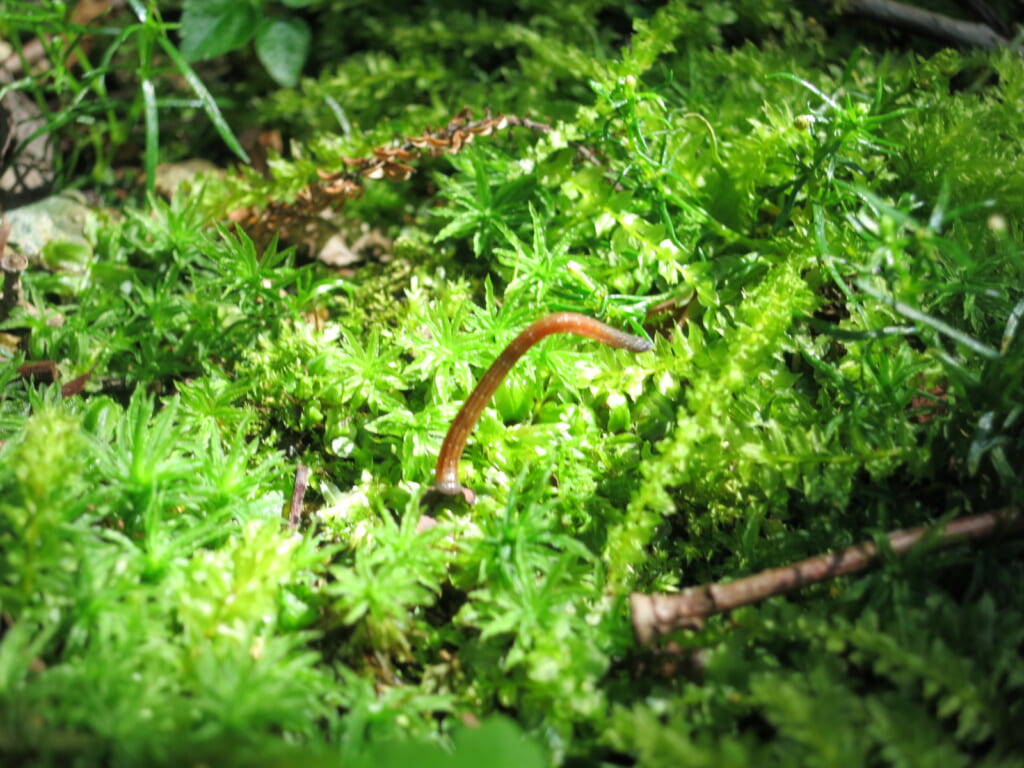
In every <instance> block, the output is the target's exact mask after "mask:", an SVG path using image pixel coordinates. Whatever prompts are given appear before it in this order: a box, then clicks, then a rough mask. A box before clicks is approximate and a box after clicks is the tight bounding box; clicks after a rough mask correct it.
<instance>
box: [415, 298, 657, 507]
mask: <svg viewBox="0 0 1024 768" xmlns="http://www.w3.org/2000/svg"><path fill="white" fill-rule="evenodd" d="M553 333H571V334H574V335H576V336H586V337H587V338H590V339H596V340H597V341H600V342H602V343H604V344H607V345H608V346H610V347H615V348H617V349H628V350H629V351H630V352H648V351H650V350H651V349H654V345H653V344H651V342H649V341H647V339H642V338H640V337H639V336H633V335H632V334H629V333H625V332H623V331H620V330H618V329H616V328H612V327H611V326H608V325H605V324H604V323H602V322H599V321H597V320H595V319H594V318H592V317H587V316H586V315H581V314H578V313H576V312H556V313H554V314H553V315H548V316H547V317H542V318H541V319H540V320H537V321H535V322H534V323H532V324H530V325H529V326H528V327H527V328H526V330H524V331H523V332H522V333H520V334H519V335H518V336H516V337H515V338H514V339H513V340H512V343H511V344H509V345H508V346H507V347H505V351H504V352H502V353H501V354H500V355H499V356H498V359H497V360H495V361H494V362H493V363H491V367H490V368H488V369H487V373H485V374H484V375H483V378H482V379H480V381H479V382H478V383H477V385H476V389H474V390H473V392H472V394H471V395H470V396H469V398H468V399H467V400H466V402H465V403H464V404H463V406H462V408H461V409H460V410H459V413H458V415H457V416H456V417H455V421H453V422H452V425H451V427H449V429H448V434H447V435H446V436H445V438H444V443H443V444H442V445H441V452H440V453H439V454H438V456H437V469H436V470H435V471H434V481H435V482H434V490H435V491H437V492H438V493H442V494H444V495H446V496H457V495H460V494H461V495H462V497H463V498H465V500H466V501H467V502H469V503H470V504H472V503H473V501H474V500H475V499H476V496H475V494H474V493H473V492H472V491H471V490H469V489H468V488H466V487H464V486H463V485H462V484H461V483H459V459H460V458H461V457H462V451H463V449H464V448H465V447H466V440H467V439H468V438H469V433H470V432H471V431H472V430H473V427H474V426H475V425H476V421H477V419H478V418H480V412H481V411H483V409H484V406H485V405H487V402H488V401H489V400H490V399H491V395H493V394H494V390H496V389H497V388H498V385H499V384H501V381H502V379H504V378H505V374H506V373H508V371H509V369H510V368H511V367H512V366H513V365H515V363H516V361H517V360H518V359H519V358H520V357H522V356H523V354H525V352H526V350H528V349H529V348H530V347H532V346H533V345H534V344H536V343H537V342H538V341H540V340H541V339H543V338H544V337H545V336H550V335H551V334H553Z"/></svg>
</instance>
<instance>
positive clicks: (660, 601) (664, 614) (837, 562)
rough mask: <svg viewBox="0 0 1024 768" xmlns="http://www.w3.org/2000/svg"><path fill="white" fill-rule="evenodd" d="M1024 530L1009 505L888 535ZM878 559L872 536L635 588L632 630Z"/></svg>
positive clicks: (698, 617)
mask: <svg viewBox="0 0 1024 768" xmlns="http://www.w3.org/2000/svg"><path fill="white" fill-rule="evenodd" d="M1021 530H1024V513H1022V511H1021V510H1020V509H1019V508H1018V507H1006V508H1004V509H998V510H995V511H993V512H986V513H984V514H980V515H972V516H971V517H959V518H956V519H954V520H950V521H949V522H948V523H946V524H945V525H941V526H931V525H922V526H920V527H918V528H912V529H911V530H909V531H893V532H891V533H889V534H888V539H889V546H890V547H891V548H892V551H893V553H894V554H897V555H902V554H904V553H905V552H906V551H907V550H909V549H910V548H911V547H912V546H913V545H914V544H916V543H917V542H918V541H920V540H921V539H922V538H924V537H925V536H926V535H928V534H932V535H934V537H935V546H936V547H945V546H949V545H950V544H954V543H956V542H959V541H968V540H973V539H983V538H986V537H988V536H992V535H995V534H997V533H1010V532H1016V531H1021ZM879 559H880V555H879V552H878V546H877V545H876V544H875V543H874V542H872V541H868V542H864V543H862V544H857V545H856V546H853V547H847V548H846V549H843V550H840V551H839V552H832V553H830V554H826V555H818V556H817V557H811V558H808V559H807V560H801V561H800V562H798V563H793V564H791V565H785V566H782V567H781V568H771V569H769V570H767V571H761V572H760V573H757V574H754V575H753V576H746V577H744V578H742V579H736V581H730V582H728V583H726V584H720V583H719V584H703V585H701V586H699V587H687V588H686V589H684V590H683V591H682V592H678V593H676V594H672V595H664V594H653V595H649V594H642V593H639V592H634V593H633V594H632V595H631V596H630V598H629V602H630V607H631V608H632V615H633V634H634V636H635V637H636V641H637V644H639V645H651V644H652V643H653V642H654V641H655V640H656V639H657V638H658V637H659V636H661V635H665V634H668V633H669V632H672V631H674V630H677V629H692V628H696V627H699V626H700V624H701V623H702V622H703V620H704V619H706V618H707V617H708V616H713V615H715V614H716V613H724V612H725V611H731V610H732V609H733V608H739V607H740V606H741V605H749V604H750V603H756V602H758V601H760V600H764V599H766V598H769V597H773V596H775V595H781V594H783V593H785V592H790V591H792V590H794V589H799V588H800V587H804V586H807V585H808V584H816V583H818V582H820V581H825V580H826V579H832V578H835V577H836V576H842V575H844V574H847V573H854V572H856V571H861V570H864V569H865V568H867V567H868V566H870V565H873V564H874V563H876V562H878V560H879Z"/></svg>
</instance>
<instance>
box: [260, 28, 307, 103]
mask: <svg viewBox="0 0 1024 768" xmlns="http://www.w3.org/2000/svg"><path fill="white" fill-rule="evenodd" d="M311 37H312V34H311V32H310V31H309V25H308V24H306V22H305V21H303V20H302V19H295V18H291V19H264V20H263V21H262V22H261V23H260V28H259V30H258V31H257V32H256V55H257V56H258V57H259V60H260V63H261V64H263V66H264V67H266V69H267V72H269V73H270V76H271V77H272V78H274V81H275V82H276V83H278V84H279V85H283V86H284V87H285V88H294V87H295V86H296V85H297V84H298V82H299V75H300V74H302V65H303V64H304V63H305V61H306V55H307V54H308V53H309V41H310V38H311Z"/></svg>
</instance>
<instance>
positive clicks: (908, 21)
mask: <svg viewBox="0 0 1024 768" xmlns="http://www.w3.org/2000/svg"><path fill="white" fill-rule="evenodd" d="M843 8H844V10H846V11H848V12H851V13H856V14H859V15H861V16H867V17H868V18H870V19H874V20H875V21H878V22H881V23H882V24H890V25H894V26H898V27H904V28H906V29H910V30H912V31H914V32H918V33H920V34H923V35H927V36H928V37H933V38H937V39H939V40H942V41H945V42H951V43H962V44H964V45H975V46H978V47H979V48H1001V47H1004V46H1007V45H1009V44H1010V41H1009V40H1007V39H1006V38H1005V37H1003V36H1002V35H1000V34H999V33H998V32H996V31H995V30H993V29H992V28H991V27H989V26H987V25H985V24H978V23H976V22H973V21H962V20H960V19H954V18H952V17H950V16H944V15H942V14H941V13H932V12H931V11H925V10H922V9H921V8H916V7H914V6H912V5H906V4H904V3H896V2H893V1H892V0H847V2H846V3H845V4H844V5H843Z"/></svg>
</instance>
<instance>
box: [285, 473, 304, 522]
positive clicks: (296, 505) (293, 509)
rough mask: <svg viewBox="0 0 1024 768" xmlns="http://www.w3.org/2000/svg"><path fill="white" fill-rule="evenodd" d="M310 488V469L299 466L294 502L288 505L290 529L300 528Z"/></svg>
mask: <svg viewBox="0 0 1024 768" xmlns="http://www.w3.org/2000/svg"><path fill="white" fill-rule="evenodd" d="M308 487H309V467H307V466H306V465H305V464H299V465H298V466H297V467H295V485H294V486H293V487H292V500H291V504H289V505H288V527H289V528H298V526H299V519H300V518H301V517H302V500H303V499H304V498H305V497H306V489H307V488H308Z"/></svg>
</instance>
